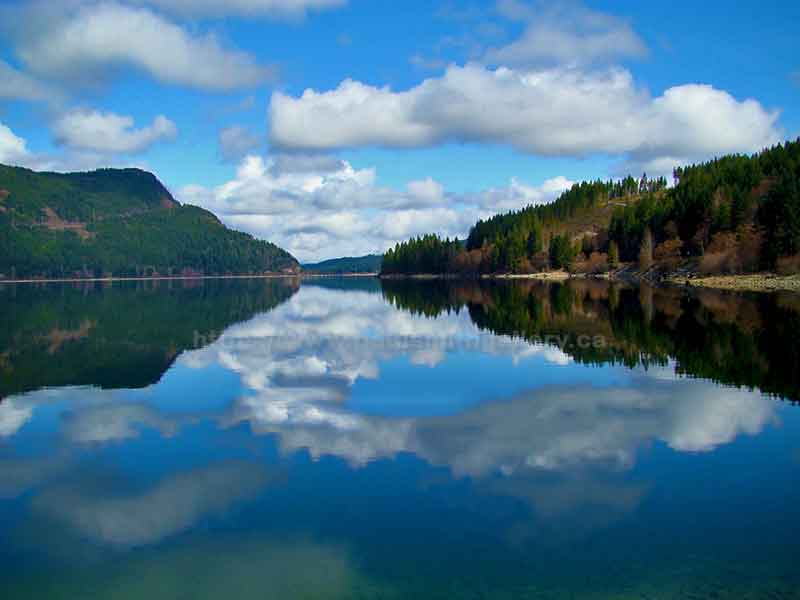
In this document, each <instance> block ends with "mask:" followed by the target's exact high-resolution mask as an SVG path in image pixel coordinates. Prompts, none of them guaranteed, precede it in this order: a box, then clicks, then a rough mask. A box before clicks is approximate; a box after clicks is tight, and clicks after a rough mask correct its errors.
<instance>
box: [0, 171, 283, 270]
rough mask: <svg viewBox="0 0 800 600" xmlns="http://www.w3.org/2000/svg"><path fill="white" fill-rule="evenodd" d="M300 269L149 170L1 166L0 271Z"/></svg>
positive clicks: (280, 253)
mask: <svg viewBox="0 0 800 600" xmlns="http://www.w3.org/2000/svg"><path fill="white" fill-rule="evenodd" d="M298 270H299V264H298V263H297V261H296V260H295V258H294V257H293V256H292V255H291V254H289V253H288V252H286V251H284V250H282V249H281V248H278V247H277V246H276V245H274V244H271V243H269V242H265V241H260V240H256V239H255V238H253V237H252V236H250V235H248V234H246V233H241V232H238V231H233V230H231V229H228V228H227V227H225V226H224V225H223V224H222V223H221V222H220V221H219V219H217V217H216V216H214V215H213V214H212V213H210V212H208V211H207V210H204V209H202V208H198V207H196V206H189V205H181V204H180V203H179V202H177V201H176V200H175V199H174V198H173V197H172V195H171V194H170V193H169V191H168V190H167V189H166V188H165V187H164V186H163V185H162V184H161V182H160V181H159V180H158V179H157V178H156V177H155V176H154V175H153V174H152V173H148V172H146V171H142V170H139V169H101V170H98V171H93V172H90V173H37V172H35V171H31V170H29V169H24V168H20V167H9V166H5V165H0V279H2V278H6V279H8V278H13V277H76V276H77V277H93V276H109V275H113V276H118V277H120V276H142V275H145V276H150V275H181V274H184V275H185V274H194V275H222V274H262V273H267V272H292V273H293V272H297V271H298Z"/></svg>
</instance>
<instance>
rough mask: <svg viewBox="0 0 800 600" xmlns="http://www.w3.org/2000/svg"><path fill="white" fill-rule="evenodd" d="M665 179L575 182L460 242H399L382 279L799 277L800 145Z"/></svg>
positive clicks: (431, 238)
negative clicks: (627, 273)
mask: <svg viewBox="0 0 800 600" xmlns="http://www.w3.org/2000/svg"><path fill="white" fill-rule="evenodd" d="M674 179H675V185H674V187H671V188H669V189H667V185H666V184H667V182H666V180H665V179H664V178H659V179H655V180H653V179H648V178H647V176H646V175H643V176H642V177H641V178H640V179H638V180H637V179H633V178H632V177H628V178H626V179H623V180H621V181H608V182H603V181H595V182H586V183H580V184H576V185H575V186H573V187H572V188H571V189H570V190H568V191H566V192H564V193H563V194H562V195H561V196H560V197H559V198H558V199H557V200H556V201H555V202H553V203H551V204H548V205H544V206H531V207H527V208H524V209H522V210H520V211H516V212H512V213H507V214H502V215H497V216H495V217H493V218H491V219H488V220H486V221H479V222H478V223H476V224H475V226H474V227H473V228H472V230H471V231H470V234H469V238H468V239H467V242H466V244H465V245H462V244H460V243H458V242H456V241H450V240H442V239H440V238H438V237H437V236H435V235H428V236H424V237H421V238H416V239H412V240H409V241H407V242H404V243H401V244H398V245H397V246H396V247H395V248H394V249H392V250H390V251H389V252H387V253H386V255H385V258H384V262H383V267H382V273H384V274H395V273H398V274H409V273H444V272H449V273H466V274H474V273H508V272H511V273H527V272H535V271H540V270H544V269H549V268H567V269H569V270H571V271H577V272H584V273H598V272H604V271H608V270H613V269H616V268H618V267H619V266H620V265H621V264H622V263H631V264H635V265H636V266H637V267H638V268H639V270H640V272H642V273H651V272H652V273H666V272H672V271H675V270H678V269H682V270H688V271H696V272H699V273H703V274H715V273H746V272H754V271H758V270H776V271H778V272H779V273H785V274H789V273H797V272H800V140H797V141H794V142H787V143H785V144H779V145H777V146H774V147H772V148H768V149H766V150H764V151H762V152H760V153H758V154H755V155H752V156H744V155H729V156H724V157H721V158H717V159H714V160H712V161H709V162H706V163H702V164H698V165H693V166H689V167H683V168H676V169H675V171H674Z"/></svg>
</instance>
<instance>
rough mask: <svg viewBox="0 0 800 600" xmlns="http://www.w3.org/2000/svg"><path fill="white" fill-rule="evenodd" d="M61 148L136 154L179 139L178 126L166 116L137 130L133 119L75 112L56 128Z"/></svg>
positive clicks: (60, 119) (69, 114)
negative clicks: (161, 142) (63, 146)
mask: <svg viewBox="0 0 800 600" xmlns="http://www.w3.org/2000/svg"><path fill="white" fill-rule="evenodd" d="M53 132H54V133H55V136H56V140H57V141H58V142H59V143H60V144H64V145H66V146H70V147H72V148H77V149H80V150H90V151H95V152H107V153H122V154H135V153H138V152H143V151H145V150H147V149H148V148H149V147H150V146H152V145H153V144H155V143H156V142H158V141H161V140H169V139H174V138H175V136H177V135H178V128H177V127H176V126H175V123H173V122H172V121H170V120H169V119H167V118H166V117H165V116H163V115H159V116H157V117H156V118H155V119H154V120H153V123H152V124H151V125H149V126H147V127H143V128H141V129H135V128H134V121H133V117H129V116H123V115H117V114H114V113H111V112H99V111H95V110H75V111H72V112H69V113H67V114H65V115H63V116H61V117H60V118H59V119H58V120H56V122H55V123H54V124H53Z"/></svg>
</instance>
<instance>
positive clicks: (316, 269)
mask: <svg viewBox="0 0 800 600" xmlns="http://www.w3.org/2000/svg"><path fill="white" fill-rule="evenodd" d="M382 261H383V255H382V254H367V255H366V256H356V257H352V256H347V257H344V258H332V259H330V260H323V261H322V262H318V263H310V264H304V265H303V270H304V271H307V272H309V273H325V274H332V275H334V274H337V273H339V274H341V273H377V272H378V271H380V270H381V262H382Z"/></svg>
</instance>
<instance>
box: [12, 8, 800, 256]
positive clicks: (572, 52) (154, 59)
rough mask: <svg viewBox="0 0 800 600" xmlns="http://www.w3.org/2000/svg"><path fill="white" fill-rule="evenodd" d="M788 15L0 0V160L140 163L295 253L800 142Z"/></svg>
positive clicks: (337, 248)
mask: <svg viewBox="0 0 800 600" xmlns="http://www.w3.org/2000/svg"><path fill="white" fill-rule="evenodd" d="M798 23H800V3H795V2H785V1H772V0H762V1H759V2H755V1H749V0H743V1H742V2H736V3H731V2H721V1H710V2H705V3H699V4H698V3H695V2H688V1H677V2H670V3H666V2H662V3H653V2H636V1H633V0H619V1H615V2H590V1H588V0H586V1H585V2H581V1H578V0H564V1H557V2H539V1H536V0H484V1H477V0H476V1H469V0H466V1H462V2H455V1H453V0H404V1H403V2H397V1H391V0H228V1H226V2H218V1H217V0H116V1H107V0H101V1H97V0H59V1H58V2H54V1H53V0H45V1H42V0H25V1H23V0H0V162H1V163H4V164H15V165H21V166H26V167H29V168H32V169H36V170H52V171H74V170H89V169H94V168H99V167H110V166H113V167H125V166H134V167H140V168H144V169H148V170H150V171H152V172H154V173H155V174H156V175H157V176H158V177H159V178H160V179H161V180H162V181H163V182H164V184H165V185H166V186H167V187H168V188H169V189H170V191H171V192H172V193H173V195H174V196H175V197H176V198H177V199H178V200H179V201H181V202H184V203H190V204H196V205H199V206H202V207H204V208H207V209H209V210H211V211H213V212H214V213H215V214H217V215H218V216H219V217H220V218H221V219H222V220H223V221H224V222H225V223H226V224H227V225H228V226H230V227H233V228H236V229H240V230H243V231H247V232H248V233H251V234H253V235H255V236H256V237H258V238H261V239H266V240H269V241H272V242H274V243H276V244H278V245H280V246H281V247H283V248H286V249H287V250H289V251H290V252H292V254H294V255H295V256H296V257H297V258H298V259H300V260H301V261H313V260H319V259H325V258H332V257H337V256H354V255H361V254H366V253H371V252H383V251H385V250H386V249H387V248H388V247H390V246H392V245H394V244H395V243H396V242H397V241H400V240H403V239H406V238H408V237H410V236H414V235H419V234H423V233H429V232H435V233H439V234H440V235H443V236H451V237H452V236H459V237H462V236H464V235H466V233H467V232H468V231H469V228H470V226H471V225H472V224H473V223H474V222H475V221H476V220H477V219H479V218H485V217H488V216H490V215H492V214H496V213H498V212H505V211H508V210H514V209H518V208H522V207H524V206H527V205H529V204H537V203H543V202H549V201H552V200H553V199H554V198H555V197H557V196H558V194H559V193H560V192H562V191H563V190H564V189H567V188H568V187H569V186H570V185H571V184H572V183H574V182H577V181H581V180H585V179H595V178H603V179H607V178H615V177H620V176H624V175H626V174H628V173H631V174H634V175H635V176H639V175H640V174H641V173H642V172H646V173H647V174H648V175H662V174H664V175H669V174H671V173H672V169H673V167H674V166H676V165H680V164H687V163H691V162H697V161H701V160H706V159H709V158H713V157H714V156H718V155H722V154H727V153H731V152H741V153H751V152H755V151H758V150H760V149H761V148H763V147H765V146H769V145H772V144H775V143H778V142H781V141H784V140H787V139H795V138H797V137H798V135H800V48H798V42H797V37H796V28H797V24H798Z"/></svg>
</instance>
